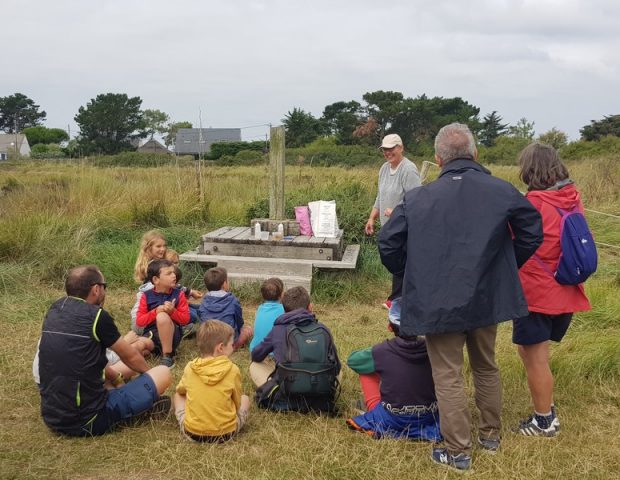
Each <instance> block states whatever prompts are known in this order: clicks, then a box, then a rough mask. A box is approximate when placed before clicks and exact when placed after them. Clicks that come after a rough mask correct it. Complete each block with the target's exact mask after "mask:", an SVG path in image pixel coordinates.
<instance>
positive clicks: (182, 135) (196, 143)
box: [175, 128, 241, 154]
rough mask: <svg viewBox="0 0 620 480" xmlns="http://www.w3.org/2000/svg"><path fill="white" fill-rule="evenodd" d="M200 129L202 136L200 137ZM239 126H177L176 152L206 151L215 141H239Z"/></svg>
mask: <svg viewBox="0 0 620 480" xmlns="http://www.w3.org/2000/svg"><path fill="white" fill-rule="evenodd" d="M201 130H202V138H201ZM240 141H241V129H240V128H203V129H200V128H179V131H178V132H177V138H176V142H175V150H176V152H177V153H181V154H183V153H189V154H199V153H207V152H208V151H209V150H210V149H211V145H212V144H213V143H216V142H240Z"/></svg>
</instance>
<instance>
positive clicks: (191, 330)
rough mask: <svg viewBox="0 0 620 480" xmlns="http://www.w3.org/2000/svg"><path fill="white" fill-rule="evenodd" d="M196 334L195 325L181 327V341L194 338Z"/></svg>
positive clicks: (196, 328) (189, 324)
mask: <svg viewBox="0 0 620 480" xmlns="http://www.w3.org/2000/svg"><path fill="white" fill-rule="evenodd" d="M196 332H198V326H197V325H196V324H195V323H191V322H190V323H188V324H187V325H183V326H182V327H181V340H185V339H187V338H192V337H194V336H195V335H196Z"/></svg>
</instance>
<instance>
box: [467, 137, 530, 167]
mask: <svg viewBox="0 0 620 480" xmlns="http://www.w3.org/2000/svg"><path fill="white" fill-rule="evenodd" d="M529 143H530V141H529V140H528V139H527V138H520V137H505V136H500V137H497V139H496V140H495V145H493V146H492V147H484V146H482V145H481V146H479V147H478V161H480V163H488V164H499V165H516V164H517V157H518V156H519V153H521V150H523V149H524V148H525V147H527V146H528V144H529Z"/></svg>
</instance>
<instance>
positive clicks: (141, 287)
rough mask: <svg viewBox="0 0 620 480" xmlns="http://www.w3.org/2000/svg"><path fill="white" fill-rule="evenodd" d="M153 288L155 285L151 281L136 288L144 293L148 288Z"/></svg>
mask: <svg viewBox="0 0 620 480" xmlns="http://www.w3.org/2000/svg"><path fill="white" fill-rule="evenodd" d="M154 288H155V285H153V283H152V282H146V283H143V284H142V285H140V288H138V290H139V291H140V292H142V293H144V292H148V291H149V290H153V289H154Z"/></svg>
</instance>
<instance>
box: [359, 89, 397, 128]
mask: <svg viewBox="0 0 620 480" xmlns="http://www.w3.org/2000/svg"><path fill="white" fill-rule="evenodd" d="M362 98H363V100H364V101H365V102H366V107H365V110H366V113H367V114H368V117H372V118H374V119H375V121H376V122H377V126H378V131H377V135H378V136H379V137H382V136H383V135H385V133H387V131H388V129H389V128H390V127H391V126H392V123H393V122H394V119H395V118H396V116H397V115H398V114H399V113H400V112H402V110H403V100H404V96H403V94H402V93H400V92H392V91H384V90H377V91H375V92H366V93H365V94H364V95H362Z"/></svg>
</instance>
